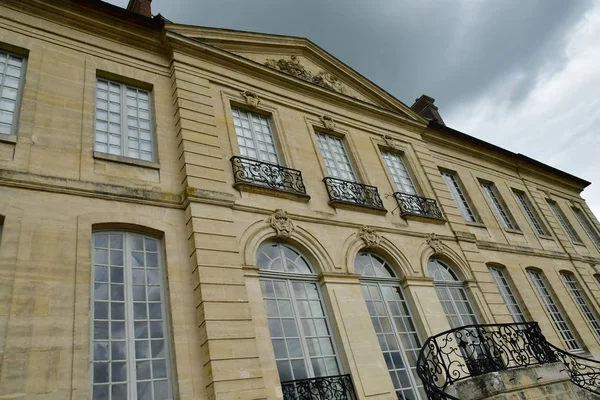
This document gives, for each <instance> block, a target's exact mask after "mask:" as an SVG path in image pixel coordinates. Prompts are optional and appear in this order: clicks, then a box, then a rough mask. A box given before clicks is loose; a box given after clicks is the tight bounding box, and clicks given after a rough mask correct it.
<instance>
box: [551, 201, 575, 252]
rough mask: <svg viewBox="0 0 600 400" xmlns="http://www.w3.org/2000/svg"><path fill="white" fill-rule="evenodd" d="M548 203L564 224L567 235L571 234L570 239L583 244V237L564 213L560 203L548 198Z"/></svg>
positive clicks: (559, 220)
mask: <svg viewBox="0 0 600 400" xmlns="http://www.w3.org/2000/svg"><path fill="white" fill-rule="evenodd" d="M548 205H549V206H550V208H551V209H552V212H554V215H556V219H557V220H558V222H559V223H560V224H561V225H562V227H563V229H564V230H565V232H567V235H568V236H569V239H571V242H573V243H578V244H582V242H581V238H580V237H579V235H578V234H577V232H575V228H573V225H571V223H570V222H569V220H568V219H567V217H566V216H565V214H563V212H562V210H561V209H560V207H559V206H558V204H557V203H556V202H555V201H552V200H548Z"/></svg>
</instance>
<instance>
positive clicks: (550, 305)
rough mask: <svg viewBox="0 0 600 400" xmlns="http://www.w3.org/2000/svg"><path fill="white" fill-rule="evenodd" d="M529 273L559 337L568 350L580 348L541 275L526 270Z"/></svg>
mask: <svg viewBox="0 0 600 400" xmlns="http://www.w3.org/2000/svg"><path fill="white" fill-rule="evenodd" d="M527 272H528V273H529V277H530V278H531V281H532V282H533V286H534V287H535V290H536V291H537V293H538V296H539V297H540V300H541V301H542V303H543V304H544V307H545V308H546V311H547V312H548V314H550V318H551V319H552V322H553V323H554V326H555V327H556V330H558V333H559V334H560V336H561V338H562V339H563V341H564V342H565V344H566V345H567V348H568V349H569V350H582V348H581V345H580V344H579V342H578V341H577V339H576V338H575V334H574V333H573V329H572V327H571V325H570V324H569V323H568V322H567V320H566V319H565V317H564V316H563V314H562V312H561V311H560V309H559V308H558V305H557V303H556V301H555V300H554V296H552V294H551V293H550V290H549V289H548V288H547V286H546V282H545V281H544V279H543V278H542V276H541V275H540V274H539V273H538V272H536V271H531V270H530V271H527Z"/></svg>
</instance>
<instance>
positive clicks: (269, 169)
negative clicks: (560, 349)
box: [231, 156, 306, 196]
mask: <svg viewBox="0 0 600 400" xmlns="http://www.w3.org/2000/svg"><path fill="white" fill-rule="evenodd" d="M231 165H232V166H233V178H234V180H235V182H234V185H241V184H244V185H252V186H260V187H266V188H270V189H275V190H280V191H284V192H289V193H294V194H299V195H304V196H306V188H305V187H304V181H303V180H302V172H300V171H298V170H295V169H291V168H286V167H282V166H281V165H277V164H271V163H266V162H262V161H258V160H254V159H251V158H246V157H238V156H234V157H231Z"/></svg>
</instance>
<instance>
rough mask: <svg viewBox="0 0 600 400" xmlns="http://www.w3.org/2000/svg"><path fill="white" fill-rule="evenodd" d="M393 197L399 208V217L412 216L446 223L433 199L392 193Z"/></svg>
mask: <svg viewBox="0 0 600 400" xmlns="http://www.w3.org/2000/svg"><path fill="white" fill-rule="evenodd" d="M394 197H395V198H396V201H397V202H398V206H400V215H401V216H403V217H406V216H412V217H417V218H428V219H433V220H438V221H446V220H445V219H444V215H443V214H442V210H440V208H439V207H438V205H437V201H435V200H433V199H428V198H426V197H420V196H416V195H414V194H408V193H401V192H396V193H394Z"/></svg>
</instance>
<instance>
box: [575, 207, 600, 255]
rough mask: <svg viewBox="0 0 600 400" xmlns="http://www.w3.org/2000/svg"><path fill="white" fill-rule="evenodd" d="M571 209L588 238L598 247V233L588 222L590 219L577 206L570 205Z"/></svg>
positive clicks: (599, 240)
mask: <svg viewBox="0 0 600 400" xmlns="http://www.w3.org/2000/svg"><path fill="white" fill-rule="evenodd" d="M571 209H572V210H573V214H575V218H577V220H578V221H579V223H580V224H581V226H582V227H583V230H584V231H585V233H587V235H588V236H589V237H590V239H591V240H592V242H593V243H594V244H595V245H596V247H598V248H600V235H599V234H598V231H597V230H596V229H595V228H594V226H593V225H592V223H591V222H590V219H589V218H588V217H587V215H585V213H584V212H583V210H581V209H579V208H577V207H572V208H571Z"/></svg>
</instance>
